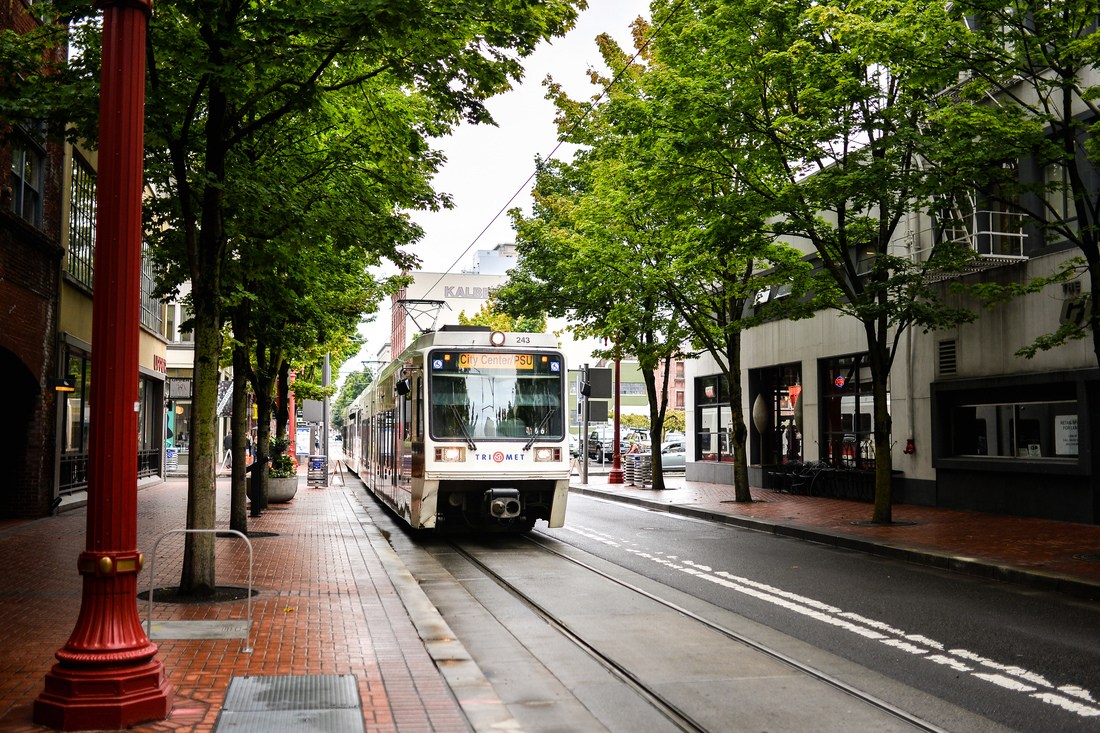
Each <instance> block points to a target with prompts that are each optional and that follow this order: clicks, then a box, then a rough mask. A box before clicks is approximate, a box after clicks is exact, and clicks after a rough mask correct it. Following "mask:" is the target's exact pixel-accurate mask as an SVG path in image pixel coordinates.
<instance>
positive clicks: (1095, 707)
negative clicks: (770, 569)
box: [566, 525, 1100, 718]
mask: <svg viewBox="0 0 1100 733" xmlns="http://www.w3.org/2000/svg"><path fill="white" fill-rule="evenodd" d="M566 529H567V530H568V531H571V532H575V533H576V534H579V535H581V536H582V537H587V538H588V539H590V540H595V541H596V542H601V543H603V544H605V545H608V546H611V547H616V548H619V549H622V550H623V551H625V552H629V553H631V554H633V555H636V556H637V557H640V558H642V559H645V560H649V561H651V562H654V563H657V564H659V565H663V566H664V567H666V568H669V569H672V570H676V571H678V572H682V573H685V574H687V575H691V576H694V577H696V578H700V579H701V580H706V581H708V582H711V583H714V584H715V585H719V586H721V587H723V588H728V589H729V590H732V591H736V592H738V593H743V594H745V595H748V596H752V597H753V598H756V599H758V600H761V601H764V602H767V603H771V604H773V605H776V606H779V607H781V608H785V609H787V610H788V611H791V612H793V613H798V614H801V615H802V616H805V617H807V618H810V619H813V620H815V621H819V622H821V623H824V624H828V625H829V626H833V627H836V628H839V629H842V630H844V631H847V632H849V633H852V634H855V635H857V636H860V637H863V638H865V639H869V640H871V641H876V642H879V643H881V644H885V645H887V646H890V647H892V648H894V649H898V650H899V651H903V652H906V653H908V654H911V655H913V656H914V657H920V658H923V659H927V660H928V661H930V662H933V663H935V664H939V665H943V666H945V667H948V668H950V669H952V670H953V671H955V672H958V673H960V674H969V675H971V676H972V677H974V678H975V679H979V680H982V681H984V682H988V683H990V684H993V685H996V686H997V687H1000V688H1001V689H1004V690H1009V691H1011V692H1018V693H1022V694H1025V695H1027V696H1028V697H1030V698H1031V699H1033V700H1038V701H1040V702H1044V703H1046V704H1048V705H1053V706H1055V707H1058V708H1061V709H1063V710H1066V711H1068V712H1070V713H1074V714H1076V715H1079V716H1081V717H1083V718H1095V717H1100V703H1098V702H1097V700H1096V698H1095V697H1094V696H1093V694H1092V693H1091V692H1090V691H1088V690H1086V689H1084V688H1082V687H1079V686H1077V685H1069V684H1067V685H1061V686H1057V687H1056V686H1055V685H1054V684H1053V683H1052V682H1050V681H1049V680H1047V679H1046V678H1045V677H1043V676H1042V675H1041V674H1038V673H1036V672H1032V671H1030V670H1027V669H1024V668H1023V667H1019V666H1017V665H1006V664H1001V663H999V662H996V661H994V660H992V659H988V658H986V657H983V656H981V655H980V654H976V653H974V652H972V651H969V650H967V649H950V650H949V649H947V648H946V647H945V645H944V644H942V643H940V642H938V641H936V640H935V639H932V638H929V637H927V636H924V635H923V634H919V633H915V634H914V633H907V632H906V631H904V630H902V629H898V628H896V627H894V626H892V625H890V624H888V623H886V622H884V621H879V620H877V619H872V618H868V617H866V616H863V615H862V614H858V613H855V612H852V611H845V610H844V609H841V608H838V607H836V606H833V605H831V604H828V603H824V602H822V601H819V600H816V599H814V598H809V597H806V596H803V595H801V594H798V593H793V592H791V591H788V590H784V589H782V588H777V587H775V586H773V585H769V584H767V583H761V582H759V581H756V580H752V579H750V578H745V577H742V576H738V575H734V574H733V573H729V572H726V571H724V570H715V569H714V568H712V567H710V566H708V565H703V564H700V563H695V562H692V561H691V560H687V559H684V558H683V557H681V556H680V555H666V554H664V553H662V552H645V551H642V550H639V549H635V548H633V547H631V545H632V544H634V543H633V542H630V541H628V540H623V539H619V538H615V537H613V536H611V535H609V534H606V533H604V532H598V531H596V530H593V529H587V528H584V527H578V526H576V525H570V526H567V527H566Z"/></svg>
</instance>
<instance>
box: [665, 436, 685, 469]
mask: <svg viewBox="0 0 1100 733" xmlns="http://www.w3.org/2000/svg"><path fill="white" fill-rule="evenodd" d="M686 469H687V444H686V443H685V442H684V441H683V440H667V441H665V442H664V443H661V470H663V471H684V470H686Z"/></svg>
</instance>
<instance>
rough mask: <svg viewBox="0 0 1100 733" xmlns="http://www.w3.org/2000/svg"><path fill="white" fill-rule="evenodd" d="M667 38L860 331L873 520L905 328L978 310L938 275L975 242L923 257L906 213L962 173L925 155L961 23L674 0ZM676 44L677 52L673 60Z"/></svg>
mask: <svg viewBox="0 0 1100 733" xmlns="http://www.w3.org/2000/svg"><path fill="white" fill-rule="evenodd" d="M654 19H655V22H660V21H662V20H664V19H667V20H668V26H667V27H666V29H665V34H664V36H663V37H664V39H665V40H664V42H663V43H662V48H664V47H677V48H678V50H677V51H676V52H675V58H676V64H677V68H678V70H679V71H680V73H681V74H682V75H683V76H684V77H686V78H693V79H696V80H706V81H705V84H706V86H707V88H709V89H716V88H718V87H719V86H721V85H724V86H725V88H726V89H727V90H728V94H727V95H726V98H725V100H724V102H725V103H724V104H723V106H722V110H721V115H720V116H719V117H718V119H716V127H715V128H714V129H715V130H720V131H721V134H719V135H716V136H715V137H716V138H717V139H718V140H720V141H722V142H723V143H724V144H726V145H727V146H728V147H727V156H728V161H729V170H730V172H731V176H732V177H733V178H734V179H735V180H736V181H737V182H738V184H739V186H740V187H741V189H742V190H751V191H753V192H755V193H757V194H758V195H761V196H764V197H765V198H767V199H769V200H770V201H772V202H773V204H774V211H775V215H776V217H775V219H774V221H777V222H778V224H777V226H776V233H777V234H780V235H782V236H784V237H786V238H792V239H799V240H801V241H804V242H807V243H809V244H810V245H811V246H812V248H813V252H814V254H815V260H816V261H815V266H816V267H819V268H820V272H821V274H822V275H825V276H827V277H822V278H818V280H817V282H816V284H815V295H816V298H817V299H818V302H819V303H822V304H827V305H828V306H829V307H831V308H834V309H836V310H838V311H840V312H841V313H844V314H847V315H850V316H852V317H853V318H854V319H855V320H856V321H857V322H858V323H859V324H860V326H861V328H862V330H863V333H864V336H865V340H866V344H867V354H868V361H869V363H870V370H871V381H872V385H871V386H872V391H873V396H874V415H873V442H874V452H875V470H876V477H875V504H874V514H873V517H872V519H873V521H876V522H882V523H889V522H890V521H891V519H892V500H891V471H892V461H891V452H890V414H889V401H888V391H887V389H888V387H887V385H888V380H889V375H890V371H891V368H892V365H893V360H894V357H895V355H896V353H897V349H898V345H899V343H900V338H901V336H902V335H903V334H904V332H905V330H906V329H907V328H911V327H918V328H922V329H933V328H938V327H943V326H948V325H952V324H956V323H960V322H964V321H967V320H970V319H972V318H973V317H974V316H973V314H972V313H971V312H969V311H966V310H963V309H957V308H952V307H949V306H948V305H946V304H945V303H944V301H943V300H942V298H941V291H940V290H938V289H937V288H936V287H934V286H933V285H932V284H931V278H930V277H929V275H930V274H931V273H932V272H935V271H942V270H953V269H957V268H958V267H959V266H960V263H961V262H963V261H965V260H966V259H967V258H968V257H969V256H970V253H969V252H967V251H965V250H962V249H961V248H960V247H958V246H957V245H956V246H953V245H951V244H950V243H946V242H945V243H942V244H940V245H938V246H937V247H936V249H935V250H933V252H932V253H931V256H930V257H929V258H927V259H925V260H919V259H918V258H915V257H913V256H912V255H911V253H909V252H906V251H904V250H902V249H899V248H897V247H896V246H895V234H896V233H897V231H898V226H899V224H900V223H901V222H902V221H903V220H904V218H905V217H906V216H907V215H908V214H909V213H910V212H912V211H914V210H927V209H929V208H931V207H932V206H933V205H934V201H935V199H936V197H937V196H940V195H942V194H943V193H944V192H945V191H946V192H947V193H948V194H950V193H952V192H953V190H954V186H955V181H953V180H951V179H950V177H948V176H945V175H944V174H943V172H942V171H940V170H939V169H937V168H935V167H933V166H926V165H924V164H923V162H922V160H921V153H922V152H924V151H925V149H930V148H931V147H932V144H931V143H932V140H931V137H932V133H931V131H930V125H929V124H928V121H929V119H930V113H931V110H932V108H933V106H934V103H935V101H936V99H937V97H938V95H939V94H940V92H942V90H943V89H944V88H946V87H947V86H948V85H949V84H950V83H951V82H953V81H954V80H955V79H956V78H957V76H958V73H959V71H960V69H959V68H957V67H953V66H952V65H951V64H949V63H945V61H944V59H943V54H942V51H941V49H943V48H944V47H945V46H947V45H949V44H950V43H951V42H952V40H953V39H954V38H955V36H957V34H958V32H959V29H958V27H957V25H956V24H955V23H954V22H953V21H952V19H951V18H950V17H948V14H947V12H946V10H945V8H944V7H943V6H942V5H939V6H937V5H935V4H931V5H928V4H924V3H916V2H909V1H908V0H897V1H893V0H870V1H868V2H861V3H859V4H857V5H850V4H844V3H839V2H825V3H819V2H803V1H802V0H783V1H780V2H772V1H771V0H753V1H751V2H749V3H748V4H747V5H745V4H741V5H739V6H737V7H733V6H729V5H727V4H724V3H721V2H718V1H717V0H690V1H689V2H687V3H684V4H679V3H677V4H676V5H675V7H674V6H673V4H672V3H663V4H662V7H660V8H658V9H657V11H656V12H655V14H654ZM671 56H672V54H671V53H670V58H671Z"/></svg>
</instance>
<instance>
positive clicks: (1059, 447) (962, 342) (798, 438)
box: [687, 181, 1100, 523]
mask: <svg viewBox="0 0 1100 733" xmlns="http://www.w3.org/2000/svg"><path fill="white" fill-rule="evenodd" d="M1098 182H1100V181H1098ZM1096 183H1097V182H1094V185H1096ZM974 217H975V219H976V222H975V223H974V224H973V226H970V227H968V229H967V231H966V232H964V233H963V234H962V236H964V237H966V239H967V241H969V242H970V244H971V247H972V249H973V250H974V252H975V264H974V267H973V268H972V270H973V271H972V272H970V273H967V274H959V275H956V276H954V279H957V280H965V281H968V282H971V283H974V282H997V283H1023V282H1026V281H1028V280H1029V279H1030V278H1033V277H1038V276H1041V275H1047V274H1049V273H1050V272H1052V271H1053V270H1054V269H1056V268H1057V267H1058V265H1059V264H1060V263H1062V262H1063V261H1065V260H1066V259H1068V258H1069V257H1071V256H1072V255H1074V254H1075V250H1073V248H1071V247H1069V246H1068V245H1067V244H1066V243H1065V242H1058V241H1051V240H1050V238H1049V237H1047V236H1044V232H1043V231H1042V227H1041V226H1037V225H1036V224H1028V223H1022V222H1021V220H1020V219H1019V218H1018V216H1017V218H1014V215H1012V214H1011V213H1010V212H1007V211H1003V210H1000V211H999V210H997V209H996V208H990V209H988V210H984V211H982V210H979V211H975V212H974ZM921 219H922V217H921V216H919V215H917V214H914V215H913V216H911V217H910V220H909V222H908V223H907V225H906V226H905V227H903V228H902V229H901V230H900V231H899V232H898V234H897V236H896V237H895V240H894V242H892V253H893V254H897V255H899V256H906V257H914V258H919V257H921V256H922V254H921V253H922V252H924V251H927V250H928V249H929V248H930V242H929V240H928V238H929V237H931V236H932V231H933V228H932V227H931V226H929V222H928V221H923V222H922V221H921ZM950 282H951V280H950V279H945V280H944V281H943V282H942V283H941V287H942V288H943V294H944V296H945V297H946V298H947V300H948V302H949V303H950V304H952V305H956V306H966V307H969V308H971V309H974V310H976V311H978V312H979V317H978V318H977V319H976V320H975V321H973V322H972V323H968V324H964V325H960V326H957V327H954V328H951V329H949V330H942V331H932V332H927V333H925V332H922V331H920V330H917V329H909V330H907V331H906V332H905V333H903V334H902V336H901V339H900V341H899V348H898V352H897V357H896V360H895V363H894V367H893V370H892V372H891V374H890V378H889V385H888V387H889V411H890V416H891V422H892V433H891V441H890V442H891V458H892V463H893V468H894V471H895V480H894V484H893V485H894V494H893V495H894V499H895V501H899V502H909V503H916V504H923V505H932V506H944V507H951V508H960V509H970V510H977V511H985V512H996V513H1006V514H1014V515H1022V516H1034V517H1043V518H1049V519H1058V520H1066V521H1075V522H1087V523H1095V522H1097V521H1100V490H1098V481H1097V477H1098V476H1100V464H1098V457H1097V451H1096V450H1095V449H1094V446H1095V438H1094V437H1093V434H1094V432H1096V431H1097V430H1098V429H1100V425H1098V426H1097V428H1094V427H1093V423H1094V422H1096V421H1097V418H1096V417H1094V416H1096V415H1098V414H1100V413H1098V412H1097V410H1096V407H1097V402H1098V400H1100V369H1098V368H1097V365H1096V358H1095V356H1094V354H1093V352H1092V348H1091V347H1092V342H1091V339H1088V338H1086V339H1082V340H1078V341H1071V342H1069V343H1067V344H1065V345H1063V346H1060V347H1058V348H1055V349H1052V350H1049V351H1040V352H1038V354H1036V355H1035V356H1034V357H1033V358H1030V359H1029V358H1024V357H1022V356H1017V355H1016V352H1017V351H1018V350H1019V349H1021V348H1022V347H1024V346H1027V345H1028V344H1030V343H1032V342H1033V341H1034V340H1035V339H1036V338H1037V337H1039V336H1042V335H1043V334H1049V333H1052V332H1054V331H1055V330H1057V329H1058V328H1059V326H1060V324H1061V323H1063V322H1065V321H1066V319H1073V318H1081V317H1082V314H1083V307H1084V303H1085V301H1084V299H1085V298H1087V297H1088V296H1089V294H1088V292H1087V289H1088V283H1087V279H1086V278H1083V277H1082V278H1079V279H1076V280H1072V281H1070V282H1068V283H1059V284H1051V285H1048V286H1046V287H1045V288H1044V289H1043V290H1042V291H1041V292H1039V293H1035V294H1032V295H1027V296H1023V297H1020V298H1018V299H1016V300H1014V301H1012V302H1010V303H1008V304H1006V305H1003V306H1001V307H998V308H996V309H993V310H990V311H984V310H981V309H980V308H978V307H977V305H976V303H974V302H972V301H968V300H967V298H966V296H964V295H954V294H952V292H953V291H951V290H949V289H948V288H949V286H950ZM779 295H782V293H781V292H779V291H778V289H776V291H775V292H771V293H767V294H764V296H763V297H765V298H766V297H769V296H770V297H777V296H779ZM742 343H743V362H742V368H743V373H742V380H741V382H742V384H741V386H742V389H743V393H744V394H745V395H746V400H745V402H744V405H743V413H742V414H743V417H744V419H745V420H746V422H747V424H748V425H749V441H748V442H749V445H748V448H749V456H750V477H751V483H752V485H755V486H769V485H771V484H772V482H773V479H774V476H775V474H776V470H775V469H776V468H777V467H782V466H783V465H784V464H788V463H799V462H809V461H826V462H828V463H829V464H830V465H832V466H837V467H851V468H856V469H859V468H863V469H866V470H868V471H869V470H871V469H872V468H873V466H874V458H875V456H874V444H873V440H872V399H871V383H870V368H869V365H868V361H867V345H866V341H865V336H864V333H863V328H862V324H860V323H859V322H857V321H856V320H855V319H853V318H850V317H844V316H841V315H839V314H838V313H837V312H835V311H822V312H819V313H817V315H816V316H814V317H813V318H810V319H807V320H802V321H774V322H771V323H767V324H764V325H762V326H759V327H756V328H752V329H750V330H748V331H746V332H744V334H743V342H742ZM687 377H688V379H687V393H688V394H687V399H688V403H689V405H690V408H689V409H688V411H687V425H688V438H689V465H688V472H687V476H688V478H689V479H695V480H703V481H719V482H726V483H729V482H732V463H730V461H732V456H731V453H732V451H731V450H730V442H729V438H730V435H729V433H730V422H731V420H730V418H731V405H730V401H729V393H728V389H727V385H726V383H725V378H724V377H723V376H722V374H721V370H720V369H719V368H718V365H717V364H716V363H715V362H714V360H713V359H711V358H710V357H707V356H704V357H701V358H699V359H698V360H695V361H693V362H692V363H691V364H690V365H689V368H688V373H687ZM692 459H693V460H692ZM780 473H781V471H780Z"/></svg>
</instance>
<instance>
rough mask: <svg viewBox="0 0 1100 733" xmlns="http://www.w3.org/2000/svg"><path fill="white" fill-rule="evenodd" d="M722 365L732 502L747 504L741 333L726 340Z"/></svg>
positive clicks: (746, 452) (747, 471) (747, 475)
mask: <svg viewBox="0 0 1100 733" xmlns="http://www.w3.org/2000/svg"><path fill="white" fill-rule="evenodd" d="M726 365H727V369H728V373H727V374H726V381H727V382H729V391H730V428H731V431H730V432H731V433H732V435H731V436H730V437H731V440H732V443H733V500H734V501H743V502H751V501H752V489H751V487H750V486H749V452H748V448H747V445H748V436H749V429H748V427H747V426H746V425H745V393H744V391H743V390H742V389H741V334H740V333H739V332H735V333H732V334H730V335H729V336H728V337H727V338H726Z"/></svg>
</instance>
